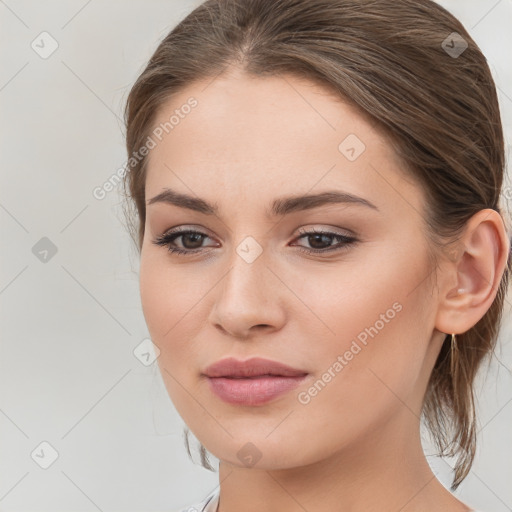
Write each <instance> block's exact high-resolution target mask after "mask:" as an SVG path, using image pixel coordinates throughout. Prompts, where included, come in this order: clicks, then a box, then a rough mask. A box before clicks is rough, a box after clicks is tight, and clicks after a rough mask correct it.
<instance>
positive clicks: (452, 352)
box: [450, 334, 458, 377]
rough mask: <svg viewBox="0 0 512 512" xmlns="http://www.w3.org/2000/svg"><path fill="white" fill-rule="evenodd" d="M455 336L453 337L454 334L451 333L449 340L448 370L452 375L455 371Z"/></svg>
mask: <svg viewBox="0 0 512 512" xmlns="http://www.w3.org/2000/svg"><path fill="white" fill-rule="evenodd" d="M457 350H458V348H457V338H456V337H455V334H452V338H451V341H450V371H451V374H452V377H453V376H454V375H455V371H456V368H457V364H456V357H457V354H456V352H457Z"/></svg>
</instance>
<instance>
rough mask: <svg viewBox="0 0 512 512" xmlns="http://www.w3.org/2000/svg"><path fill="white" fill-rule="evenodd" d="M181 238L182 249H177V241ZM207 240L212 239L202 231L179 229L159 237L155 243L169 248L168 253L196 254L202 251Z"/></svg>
mask: <svg viewBox="0 0 512 512" xmlns="http://www.w3.org/2000/svg"><path fill="white" fill-rule="evenodd" d="M179 238H181V245H182V247H179V246H178V247H177V246H176V244H175V240H177V239H179ZM205 238H210V237H209V236H208V235H206V234H205V233H202V232H201V231H196V230H194V229H186V228H178V229H175V230H173V231H167V232H166V233H164V234H163V235H159V236H158V237H157V238H155V240H153V243H154V244H155V245H159V246H163V247H167V249H168V251H169V252H171V253H175V254H195V253H197V252H200V250H201V249H202V247H201V245H202V243H203V241H204V239H205Z"/></svg>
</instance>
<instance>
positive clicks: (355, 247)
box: [125, 0, 510, 512]
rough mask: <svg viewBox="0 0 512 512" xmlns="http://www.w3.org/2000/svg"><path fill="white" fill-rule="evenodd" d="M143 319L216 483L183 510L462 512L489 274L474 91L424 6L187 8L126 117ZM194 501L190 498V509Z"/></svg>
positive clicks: (475, 58) (494, 302)
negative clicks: (434, 455) (432, 451)
mask: <svg viewBox="0 0 512 512" xmlns="http://www.w3.org/2000/svg"><path fill="white" fill-rule="evenodd" d="M126 123H127V133H126V137H127V149H128V157H129V160H128V167H127V171H128V172H127V173H126V181H125V184H126V190H127V193H128V196H129V201H130V202H129V203H128V204H129V205H132V206H134V208H133V209H132V210H131V211H129V212H128V213H129V215H134V217H131V218H132V221H133V224H132V227H133V229H134V237H135V241H136V243H137V246H138V248H139V249H140V256H141V261H140V263H141V266H140V287H141V299H142V305H143V310H144V316H145V319H146V322H147V326H148V329H149V332H150V334H151V337H152V340H153V342H154V343H155V345H156V346H157V347H158V349H159V351H160V356H159V358H158V361H159V367H160V370H161V372H162V376H163V379H164V381H165V384H166V387H167V390H168V392H169V395H170V397H171V399H172V401H173V403H174V404H175V406H176V409H177V411H178V412H179V414H180V415H181V417H182V418H183V420H184V421H185V423H186V424H187V426H188V427H189V428H190V430H192V432H193V433H194V434H195V436H196V437H197V438H198V439H199V440H200V442H201V443H202V445H201V450H202V456H203V460H204V463H205V465H206V466H209V464H208V459H207V455H206V450H208V451H209V452H210V453H212V454H213V455H215V456H216V457H217V458H218V459H219V461H220V463H219V483H220V489H218V490H216V491H215V492H213V493H212V494H211V495H210V496H208V497H207V498H206V499H205V500H203V502H202V503H197V504H196V505H195V506H194V507H190V508H189V509H187V510H205V511H206V510H208V511H218V512H234V511H240V510H243V511H244V512H256V511H258V512H265V511H275V510H286V511H306V510H307V511H308V512H318V511H325V510H329V511H331V510H332V511H333V510H336V511H340V512H341V511H351V512H360V511H365V512H368V511H379V512H392V511H393V512H394V511H398V510H400V511H401V512H427V511H428V512H432V511H434V510H436V511H437V510H442V511H443V512H463V511H469V510H471V509H470V508H469V507H468V506H467V505H465V504H463V503H462V502H461V501H459V500H458V499H457V498H456V497H455V496H454V495H452V494H451V493H450V492H449V491H448V490H446V489H445V487H444V486H443V485H442V484H441V483H440V482H439V481H438V480H437V479H436V477H435V475H434V474H433V472H432V470H431V469H430V467H429V464H428V463H427V460H426V458H425V455H424V452H423V449H422V444H421V436H420V427H421V425H422V420H424V424H425V425H426V426H428V427H429V429H430V432H431V433H432V435H433V437H434V439H435V440H436V441H437V444H438V446H439V448H440V451H441V453H444V454H451V455H455V456H456V465H455V468H454V481H453V486H452V489H455V488H456V487H457V486H458V485H459V484H460V482H461V481H462V480H463V479H464V478H465V477H466V475H467V474H468V472H469V470H470V468H471V464H472V461H473V458H474V453H475V440H476V436H475V433H476V419H475V414H474V413H475V411H474V403H473V389H472V386H473V381H474V377H475V374H476V372H477V370H478V369H479V367H480V365H481V363H482V361H483V360H484V358H486V356H488V355H489V354H490V353H491V352H492V350H493V349H494V344H495V342H496V338H497V333H498V329H499V323H500V317H501V313H502V308H503V301H504V297H505V293H506V287H507V282H508V275H509V271H510V258H509V252H510V242H509V236H508V235H507V231H506V228H505V224H504V220H503V217H502V214H501V210H500V205H499V201H500V190H501V186H502V180H503V172H504V141H503V134H502V126H501V121H500V114H499V107H498V101H497V96H496V90H495V85H494V82H493V79H492V76H491V73H490V71H489V68H488V65H487V63H486V59H485V57H484V56H483V55H482V53H481V51H480V50H479V48H478V47H477V45H476V44H475V42H474V41H473V40H472V39H471V37H470V36H469V34H468V33H467V32H466V30H465V29H464V28H463V26H462V25H461V24H460V23H459V22H458V21H457V20H456V19H455V18H454V17H453V16H452V15H450V14H449V13H448V12H447V11H446V10H444V9H443V8H442V7H440V6H439V5H437V4H435V3H434V2H432V1H428V0H422V1H417V0H315V1H311V0H279V1H269V0H208V1H206V2H205V3H203V4H202V5H200V6H199V7H198V8H197V9H195V10H194V11H193V12H192V13H191V14H190V15H188V16H187V17H186V18H185V19H184V20H183V21H182V22H181V23H180V24H179V25H178V26H177V27H176V28H174V29H173V30H172V31H171V32H170V33H169V34H168V35H167V37H165V39H164V40H163V41H162V42H161V44H160V45H159V47H158V49H157V50H156V52H155V53H154V55H153V56H152V57H151V59H150V61H149V63H148V65H147V67H146V68H145V69H144V71H143V72H142V74H141V75H140V77H139V78H138V79H137V81H136V83H135V84H134V86H133V88H132V90H131V92H130V95H129V97H128V101H127V106H126ZM198 499H199V497H198Z"/></svg>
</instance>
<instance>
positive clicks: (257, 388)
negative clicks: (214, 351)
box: [208, 375, 306, 405]
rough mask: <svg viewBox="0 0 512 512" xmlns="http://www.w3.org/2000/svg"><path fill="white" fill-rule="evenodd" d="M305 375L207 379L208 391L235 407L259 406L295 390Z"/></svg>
mask: <svg viewBox="0 0 512 512" xmlns="http://www.w3.org/2000/svg"><path fill="white" fill-rule="evenodd" d="M305 378H306V375H303V376H300V377H281V376H270V375H265V376H262V377H254V378H251V379H230V378H227V377H208V381H209V382H210V389H211V390H212V391H213V392H214V393H215V394H216V395H217V396H218V397H219V398H221V399H222V400H224V401H225V402H228V403H230V404H236V405H261V404H265V403H267V402H270V401H271V400H273V399H274V398H276V397H278V396H279V395H282V394H283V393H286V392H288V391H291V390H292V389H295V388H296V387H297V386H298V385H299V384H300V383H301V382H302V381H303V380H304V379H305Z"/></svg>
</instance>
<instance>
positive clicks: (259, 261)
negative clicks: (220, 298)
mask: <svg viewBox="0 0 512 512" xmlns="http://www.w3.org/2000/svg"><path fill="white" fill-rule="evenodd" d="M266 264H267V251H264V249H263V247H262V245H261V244H259V243H258V242H257V241H256V239H254V238H253V237H252V236H246V237H244V238H243V239H242V241H241V242H239V243H238V244H237V245H235V246H234V247H233V250H232V254H231V255H230V258H229V268H230V270H229V272H228V274H227V275H226V280H225V281H226V282H225V283H224V290H223V291H224V292H225V293H226V294H227V295H231V296H233V298H236V299H237V300H239V301H240V302H246V301H247V302H249V301H252V300H260V299H262V298H264V295H265V283H266V282H267V281H268V276H267V275H266V274H268V273H269V271H268V269H267V267H266ZM261 295H263V297H261Z"/></svg>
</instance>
